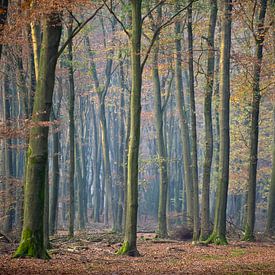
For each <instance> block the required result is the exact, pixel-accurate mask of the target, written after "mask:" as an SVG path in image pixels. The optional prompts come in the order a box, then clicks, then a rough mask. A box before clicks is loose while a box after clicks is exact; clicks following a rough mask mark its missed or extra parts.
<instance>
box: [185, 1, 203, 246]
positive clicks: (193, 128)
mask: <svg viewBox="0 0 275 275" xmlns="http://www.w3.org/2000/svg"><path fill="white" fill-rule="evenodd" d="M192 2H193V1H192V0H191V1H190V2H189V3H190V5H189V7H188V10H187V14H188V22H187V33H188V68H189V97H190V111H191V115H190V120H191V136H192V142H191V144H192V147H191V151H192V154H191V163H192V179H193V241H195V242H196V241H198V239H199V234H200V232H199V230H200V221H199V180H198V152H197V128H196V127H197V126H196V125H197V122H196V103H195V87H194V66H193V27H192Z"/></svg>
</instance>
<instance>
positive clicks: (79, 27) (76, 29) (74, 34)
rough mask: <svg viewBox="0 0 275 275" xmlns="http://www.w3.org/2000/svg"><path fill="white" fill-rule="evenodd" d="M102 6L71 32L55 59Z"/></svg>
mask: <svg viewBox="0 0 275 275" xmlns="http://www.w3.org/2000/svg"><path fill="white" fill-rule="evenodd" d="M103 6H104V5H101V6H100V7H98V8H97V9H96V10H95V12H94V13H93V14H92V15H91V16H90V17H89V18H87V19H86V20H85V21H84V22H82V23H81V24H80V25H79V26H77V27H76V28H75V29H74V30H73V32H72V35H71V36H70V37H68V39H67V40H66V42H65V43H64V44H63V46H62V47H61V48H60V49H59V51H58V53H57V58H58V57H59V56H60V55H61V54H62V53H63V51H64V50H65V48H66V47H67V46H68V44H69V43H70V42H71V40H72V39H73V38H74V37H75V36H76V35H77V34H78V33H79V32H80V31H81V30H82V29H83V28H84V27H85V26H86V25H87V23H88V22H89V21H91V20H92V19H93V18H94V17H95V16H96V15H97V13H98V12H99V11H100V10H101V9H102V8H103Z"/></svg>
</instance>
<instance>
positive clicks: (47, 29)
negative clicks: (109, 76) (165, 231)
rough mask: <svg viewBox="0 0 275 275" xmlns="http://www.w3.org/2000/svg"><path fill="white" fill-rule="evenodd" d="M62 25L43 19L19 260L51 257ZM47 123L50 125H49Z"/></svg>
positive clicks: (57, 19)
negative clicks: (48, 215) (47, 203)
mask: <svg viewBox="0 0 275 275" xmlns="http://www.w3.org/2000/svg"><path fill="white" fill-rule="evenodd" d="M61 29H62V25H61V22H60V17H59V15H58V14H55V13H52V14H50V15H49V16H48V18H45V19H44V20H43V41H42V48H41V53H40V62H39V63H40V64H39V74H38V76H39V77H38V83H37V88H36V93H35V98H34V107H33V116H32V122H33V123H34V124H35V126H33V127H32V128H31V129H30V138H29V148H28V158H27V165H26V183H25V190H24V192H25V193H24V195H25V196H24V223H23V231H22V237H21V242H20V245H19V247H18V249H17V251H16V252H15V255H14V256H15V257H25V256H28V257H34V258H48V257H49V256H48V254H47V251H46V248H45V246H44V241H43V231H44V223H43V216H44V192H45V173H46V167H47V161H48V125H47V123H48V122H49V118H50V111H51V106H52V95H53V89H54V80H55V67H56V62H57V53H58V46H59V41H60V36H61ZM45 123H46V125H45Z"/></svg>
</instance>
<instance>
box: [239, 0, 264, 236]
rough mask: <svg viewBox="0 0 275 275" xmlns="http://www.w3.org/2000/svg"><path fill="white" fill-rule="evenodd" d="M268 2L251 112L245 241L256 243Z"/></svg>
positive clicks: (259, 36)
mask: <svg viewBox="0 0 275 275" xmlns="http://www.w3.org/2000/svg"><path fill="white" fill-rule="evenodd" d="M266 6H267V0H261V10H260V14H259V19H258V22H259V24H258V33H257V34H255V35H256V37H255V38H256V41H255V42H256V52H255V57H256V58H255V63H254V75H253V84H252V85H253V87H252V89H253V92H252V93H253V95H252V97H253V98H252V110H251V128H250V146H249V157H250V161H249V176H248V196H247V211H246V223H245V234H244V237H243V240H246V241H254V240H255V237H254V226H255V207H256V184H257V182H256V181H257V161H258V139H259V111H260V99H261V95H260V76H261V67H262V66H261V65H262V58H263V42H264V20H265V13H266Z"/></svg>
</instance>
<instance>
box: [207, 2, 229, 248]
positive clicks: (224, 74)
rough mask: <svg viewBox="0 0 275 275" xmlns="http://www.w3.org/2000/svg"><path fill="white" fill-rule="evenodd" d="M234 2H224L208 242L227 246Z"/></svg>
mask: <svg viewBox="0 0 275 275" xmlns="http://www.w3.org/2000/svg"><path fill="white" fill-rule="evenodd" d="M231 13H232V0H224V1H223V23H222V38H221V53H220V99H221V102H220V155H219V181H218V188H217V201H216V209H215V220H214V229H213V232H212V234H211V236H210V237H209V238H208V240H207V242H214V243H215V244H227V240H226V205H227V193H228V177H229V149H230V136H229V111H230V108H229V102H230V49H231V21H232V19H231V18H232V14H231Z"/></svg>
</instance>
